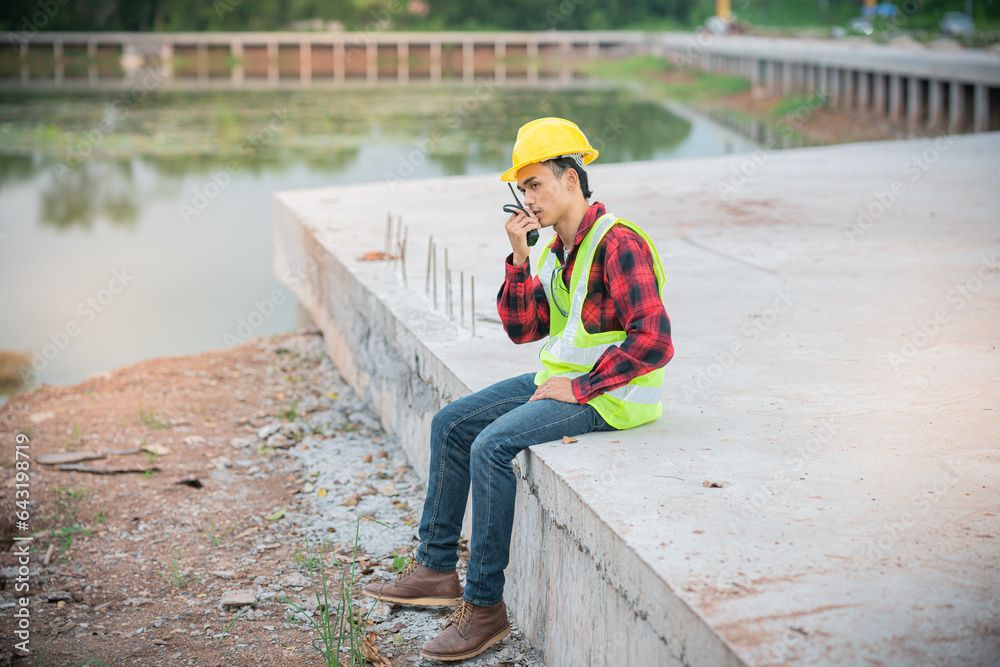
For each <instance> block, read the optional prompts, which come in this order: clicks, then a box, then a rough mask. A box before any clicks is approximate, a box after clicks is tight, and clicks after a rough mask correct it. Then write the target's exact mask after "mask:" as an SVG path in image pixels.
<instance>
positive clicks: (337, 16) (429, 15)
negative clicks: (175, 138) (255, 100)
mask: <svg viewBox="0 0 1000 667" xmlns="http://www.w3.org/2000/svg"><path fill="white" fill-rule="evenodd" d="M731 5H732V9H733V12H734V13H735V14H736V16H737V18H738V19H740V20H743V21H747V22H749V23H752V24H754V23H755V24H767V25H807V26H823V25H842V24H843V23H844V22H845V21H847V20H848V19H849V18H851V17H852V16H855V15H857V14H859V13H860V6H861V0H797V1H796V0H792V1H789V0H731ZM897 7H898V8H899V11H900V19H901V21H899V22H900V23H902V25H901V26H900V27H903V28H915V29H933V28H934V27H935V26H936V25H937V22H938V21H939V20H940V18H941V16H943V15H944V13H945V12H948V11H963V10H964V9H965V0H904V1H902V2H897ZM714 12H715V0H615V1H613V2H612V1H611V0H505V1H504V2H496V1H495V0H4V2H2V3H0V30H3V31H4V32H7V33H10V32H12V31H17V32H18V33H20V34H29V35H30V34H31V33H32V32H33V31H35V30H46V31H50V30H96V31H110V30H125V31H244V30H287V29H289V28H290V27H292V26H293V25H295V24H296V23H297V22H302V21H314V22H315V25H317V26H323V27H324V28H326V27H328V26H329V24H330V22H336V23H337V24H339V25H342V26H343V27H344V29H346V30H361V31H369V32H372V31H376V30H485V29H493V30H529V31H533V30H552V29H555V30H609V29H622V28H625V29H670V28H673V29H685V28H692V27H695V26H697V25H699V24H701V23H703V22H704V21H705V19H707V18H708V17H710V16H712V15H713V14H714ZM974 15H975V18H976V21H977V24H978V23H983V24H988V25H993V26H995V25H997V24H998V23H1000V0H976V2H975V10H974Z"/></svg>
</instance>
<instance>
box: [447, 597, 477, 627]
mask: <svg viewBox="0 0 1000 667" xmlns="http://www.w3.org/2000/svg"><path fill="white" fill-rule="evenodd" d="M473 611H475V610H474V608H473V606H472V605H471V604H469V603H468V602H466V601H465V600H462V606H460V607H459V608H458V609H456V610H455V611H453V612H451V616H449V617H448V622H447V623H445V627H448V626H449V625H455V626H458V627H459V628H464V627H465V626H467V625H468V624H469V623H471V622H472V614H473Z"/></svg>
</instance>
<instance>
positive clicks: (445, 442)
mask: <svg viewBox="0 0 1000 667" xmlns="http://www.w3.org/2000/svg"><path fill="white" fill-rule="evenodd" d="M534 377H535V374H534V373H526V374H525V375H520V376H518V377H514V378H510V379H509V380H503V381H501V382H498V383H496V384H494V385H492V386H490V387H487V388H486V389H483V390H481V391H477V392H476V393H474V394H471V395H469V396H466V397H464V398H460V399H459V400H457V401H455V402H453V403H451V404H450V405H447V406H445V407H444V408H442V409H441V410H440V411H438V413H437V414H436V415H434V419H433V421H432V422H431V463H430V471H429V474H428V483H427V498H426V499H425V500H424V513H423V516H422V517H421V518H420V546H419V547H418V549H417V560H418V561H419V562H420V563H421V564H422V565H423V566H424V567H427V568H429V569H431V570H436V571H438V572H451V571H453V570H454V569H455V565H456V564H457V563H458V539H459V536H460V533H461V530H462V517H463V516H464V515H465V505H466V500H467V499H468V496H469V486H470V484H471V486H472V542H471V544H470V546H469V551H470V553H471V557H470V558H469V569H468V573H467V575H466V583H465V595H464V596H463V597H464V599H465V600H466V601H467V602H470V603H472V604H474V605H479V606H491V605H494V604H498V603H500V602H501V601H502V600H503V586H504V575H503V571H504V568H506V567H507V562H508V560H509V558H510V535H511V531H512V529H513V525H514V498H515V496H516V493H517V480H516V479H515V477H514V470H513V468H512V467H511V462H512V461H513V460H514V457H515V456H517V453H518V452H520V451H521V450H522V449H524V448H526V447H530V446H531V445H537V444H539V443H542V442H551V441H553V440H559V439H561V438H562V436H564V435H570V436H572V435H579V434H581V433H589V432H591V431H612V430H615V429H614V428H613V427H611V426H609V425H608V424H607V423H606V422H605V421H604V419H603V418H602V417H601V416H600V415H599V414H598V413H597V410H595V409H594V408H592V407H591V406H589V405H577V404H575V403H563V402H561V401H556V400H553V399H549V398H547V399H542V400H539V401H532V402H530V403H529V402H528V399H529V398H531V396H532V395H533V394H534V393H535V381H534Z"/></svg>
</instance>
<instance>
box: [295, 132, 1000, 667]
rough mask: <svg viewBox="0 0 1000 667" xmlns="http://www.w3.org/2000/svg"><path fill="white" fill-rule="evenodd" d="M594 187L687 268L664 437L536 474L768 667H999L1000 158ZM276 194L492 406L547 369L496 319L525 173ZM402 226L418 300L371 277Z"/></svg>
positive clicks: (834, 157)
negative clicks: (471, 302) (512, 208)
mask: <svg viewBox="0 0 1000 667" xmlns="http://www.w3.org/2000/svg"><path fill="white" fill-rule="evenodd" d="M590 172H591V183H592V187H593V189H594V191H595V193H596V195H595V200H597V201H602V202H604V203H605V204H606V205H607V206H608V209H609V211H611V212H613V213H615V214H617V215H619V216H622V217H627V218H629V219H631V220H633V221H634V222H636V223H637V224H639V225H640V226H642V227H643V228H644V229H646V230H647V231H648V232H649V233H650V235H651V237H652V238H653V239H654V241H655V242H656V244H657V246H658V248H659V251H660V254H661V257H662V258H663V262H664V267H665V270H666V272H667V287H666V289H665V291H664V298H665V302H666V304H667V312H668V313H669V314H670V317H671V320H672V323H673V330H674V331H673V333H674V342H675V346H676V356H675V358H674V360H673V361H672V362H671V363H670V364H669V365H668V366H667V375H666V387H665V389H664V394H663V402H664V416H663V417H662V418H661V419H660V420H659V421H657V422H655V423H653V424H649V425H646V426H643V427H640V428H637V429H633V430H630V431H623V432H618V433H613V434H592V435H588V436H583V437H581V438H580V442H579V443H575V444H571V445H563V444H556V443H553V444H546V445H540V446H536V447H533V448H532V453H533V455H534V456H536V457H537V458H538V459H539V461H541V462H543V463H544V464H545V465H547V466H549V467H550V468H551V469H552V470H553V471H554V472H555V474H557V475H558V476H559V477H560V478H561V479H562V480H564V481H565V483H566V484H567V485H568V486H569V487H571V488H572V489H573V491H574V492H575V493H577V494H579V496H580V497H581V498H582V499H583V501H584V502H586V503H587V504H588V505H589V506H590V507H591V508H593V510H594V512H595V513H596V514H597V515H598V516H599V517H600V518H601V519H602V520H603V521H605V522H606V523H607V525H608V526H609V527H611V528H612V529H613V530H614V531H615V532H616V533H617V534H618V535H620V536H621V538H622V540H623V541H624V543H625V544H626V545H627V547H628V548H629V549H631V550H633V551H634V552H635V553H636V555H637V556H638V557H639V558H640V559H641V560H642V561H644V562H646V563H647V564H648V565H649V566H650V567H652V568H653V569H654V571H655V572H656V573H657V574H658V575H659V576H661V577H662V578H663V580H664V581H666V582H667V584H668V585H669V586H670V587H671V589H672V590H673V591H675V592H676V593H677V595H679V596H680V597H681V598H683V599H684V600H685V601H686V602H687V603H688V604H689V605H690V606H691V607H692V608H693V609H694V610H695V611H696V612H697V613H698V614H700V615H701V616H702V617H703V618H705V619H706V621H707V622H708V623H709V624H710V625H711V626H712V627H713V628H714V629H715V630H716V631H717V632H718V633H719V634H720V635H721V636H722V637H723V638H724V639H725V640H726V641H727V642H728V643H730V644H731V645H732V646H733V647H734V648H735V650H736V651H737V652H738V654H739V655H740V656H741V657H742V658H743V659H744V660H745V661H746V662H748V663H749V664H755V665H756V664H760V665H765V664H786V663H787V664H809V665H812V664H830V665H856V664H887V665H888V664H899V665H910V664H929V665H956V664H969V665H972V664H982V665H986V664H995V662H994V660H995V659H996V657H997V656H998V655H1000V587H998V584H997V582H998V581H1000V509H998V507H1000V450H998V440H1000V437H998V436H1000V415H998V412H997V411H998V410H1000V384H998V381H997V378H998V377H1000V353H998V351H997V349H996V345H997V332H998V331H1000V308H998V306H1000V275H998V272H1000V223H998V218H997V210H1000V190H998V188H997V187H996V183H997V182H998V176H1000V134H982V135H976V136H961V137H939V138H937V139H927V140H916V141H906V142H886V143H868V144H854V145H844V146H836V147H824V148H810V149H797V150H787V151H781V152H763V151H759V152H757V153H751V154H743V155H734V156H730V157H725V158H705V159H693V160H683V161H663V162H647V163H631V164H622V165H600V164H595V165H593V166H592V169H591V170H590ZM276 197H277V198H278V199H279V200H280V201H281V202H282V204H283V205H284V206H287V207H288V208H290V209H292V210H293V211H294V212H295V213H296V215H297V216H298V217H299V219H300V220H303V221H305V222H306V224H308V225H312V226H313V227H314V229H315V230H316V236H317V238H318V239H319V240H320V241H321V242H322V243H324V244H325V245H326V247H327V249H328V250H329V251H330V252H332V253H335V254H336V255H337V256H338V257H339V258H341V259H342V260H343V261H344V263H345V264H347V265H348V266H349V267H350V270H351V271H354V272H356V273H357V275H359V276H360V277H361V278H362V279H364V280H366V281H368V282H369V284H370V285H371V286H372V290H373V291H374V292H375V293H376V294H377V295H378V298H380V299H384V300H385V301H386V302H387V303H388V304H389V305H390V307H391V308H393V309H395V310H396V312H398V313H400V316H401V317H403V318H411V319H410V320H409V321H411V322H412V328H413V330H414V331H415V332H417V335H418V336H420V337H421V340H423V341H424V342H425V344H426V345H427V346H428V348H430V349H431V350H433V351H434V354H435V355H437V356H438V357H439V359H440V360H441V362H442V363H443V364H445V365H447V366H448V367H449V368H450V369H451V370H452V371H453V372H454V373H455V374H456V375H457V376H458V377H459V378H461V379H462V380H463V381H464V382H465V383H466V385H467V386H468V388H470V389H473V390H475V389H479V388H481V387H483V386H486V385H487V384H489V383H491V382H493V381H496V380H500V379H502V378H505V377H509V376H511V375H514V374H516V373H520V372H526V371H530V370H535V369H537V367H538V366H537V359H536V354H537V351H538V348H539V346H540V343H535V344H531V345H526V346H515V345H513V344H512V343H510V342H509V340H508V339H507V338H506V336H505V334H504V332H503V331H502V328H501V327H500V325H499V322H498V319H497V316H496V309H495V297H496V291H497V289H498V288H499V286H500V284H501V282H502V277H503V258H504V257H505V256H506V255H507V253H508V252H509V251H510V248H509V244H508V242H507V238H506V234H505V232H504V230H503V223H504V220H505V219H506V215H505V214H503V213H501V210H500V209H501V207H502V205H503V204H504V203H507V201H508V200H509V198H510V194H509V191H508V190H507V188H506V186H505V185H504V184H502V183H501V182H500V181H499V178H498V175H490V176H471V177H456V178H446V179H434V180H425V181H416V180H414V181H396V182H392V183H373V184H368V185H358V186H345V187H333V188H324V189H315V190H301V191H294V192H282V193H278V194H277V195H276ZM387 210H389V211H392V213H393V214H394V215H396V214H402V215H403V222H404V224H405V225H406V226H407V227H408V252H407V261H406V273H407V280H408V288H404V287H403V285H402V281H401V277H400V272H399V269H398V267H396V268H393V267H391V266H390V265H389V264H388V263H380V262H358V261H355V258H356V257H359V256H361V255H363V254H365V253H367V252H369V251H374V250H381V249H382V247H383V238H384V234H385V217H386V211H387ZM430 234H433V235H434V238H435V240H436V241H437V242H438V244H439V251H438V258H437V261H438V271H439V273H440V272H442V271H443V248H444V247H447V248H448V251H449V258H448V261H449V268H450V269H451V270H452V271H453V275H454V276H455V278H454V280H455V282H454V285H455V289H456V292H457V290H458V272H459V271H462V272H465V275H466V280H467V281H468V276H470V275H475V277H476V312H477V316H478V320H477V324H476V334H477V336H476V337H475V338H473V337H472V336H471V334H470V331H469V327H468V322H469V320H468V309H469V306H468V297H469V293H468V282H466V292H465V296H466V319H465V326H461V325H460V324H459V323H458V322H457V319H458V307H457V304H456V308H455V320H456V321H451V320H449V318H447V317H446V316H445V314H444V313H443V312H442V310H441V307H440V306H442V305H443V298H442V297H441V296H440V295H441V294H443V287H442V283H443V278H439V287H438V289H439V309H438V311H437V312H436V313H435V312H432V311H433V308H432V306H431V302H430V299H429V298H428V296H427V295H426V294H425V291H424V285H425V276H426V266H427V250H428V237H429V235H430ZM548 238H549V232H548V231H545V232H543V234H542V240H541V241H540V243H544V242H546V241H547V239H548ZM324 239H327V240H326V241H324ZM334 239H335V240H334ZM456 298H457V296H456ZM706 482H709V483H717V484H719V487H706V486H705V485H704V484H705V483H706ZM570 529H571V530H572V526H570Z"/></svg>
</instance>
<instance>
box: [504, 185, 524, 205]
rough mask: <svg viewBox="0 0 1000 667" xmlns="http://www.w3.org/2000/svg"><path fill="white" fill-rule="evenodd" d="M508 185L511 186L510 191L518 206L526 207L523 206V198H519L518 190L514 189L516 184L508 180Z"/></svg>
mask: <svg viewBox="0 0 1000 667" xmlns="http://www.w3.org/2000/svg"><path fill="white" fill-rule="evenodd" d="M507 187H508V188H510V193H511V194H512V195H514V201H516V202H517V207H518V208H524V207H523V206H521V200H520V199H518V198H517V192H516V191H515V190H514V186H513V185H511V182H510V181H507Z"/></svg>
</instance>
